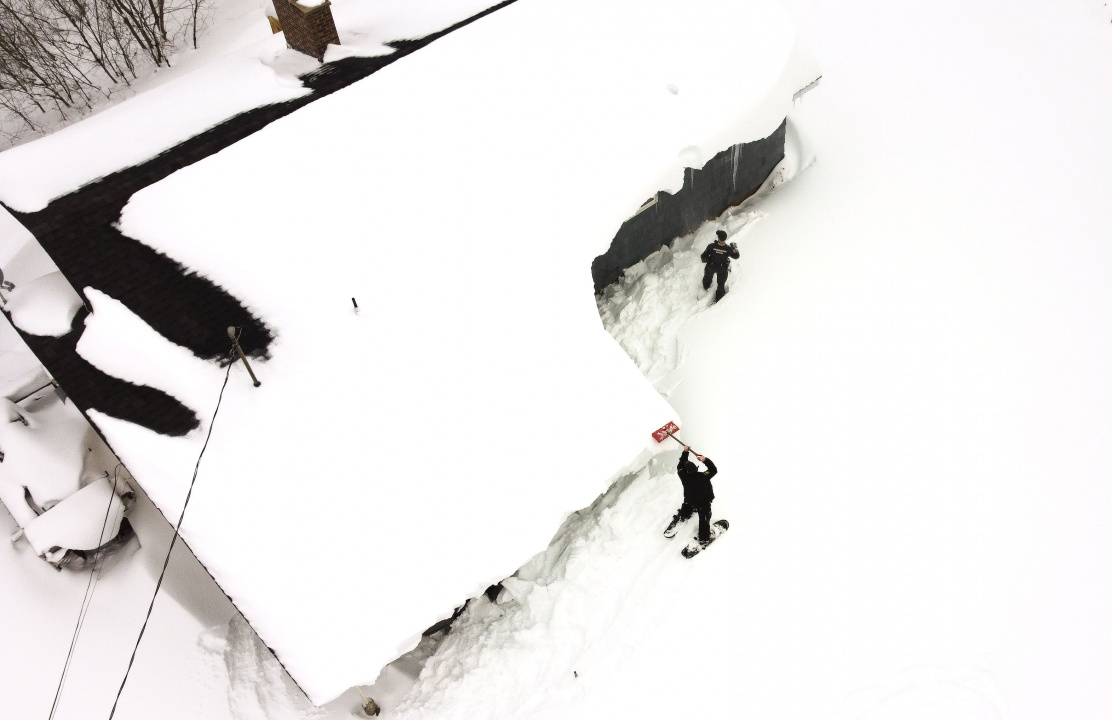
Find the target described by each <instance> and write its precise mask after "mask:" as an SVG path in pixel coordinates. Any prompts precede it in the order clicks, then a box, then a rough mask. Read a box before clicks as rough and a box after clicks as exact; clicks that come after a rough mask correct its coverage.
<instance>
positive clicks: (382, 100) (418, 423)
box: [79, 0, 818, 703]
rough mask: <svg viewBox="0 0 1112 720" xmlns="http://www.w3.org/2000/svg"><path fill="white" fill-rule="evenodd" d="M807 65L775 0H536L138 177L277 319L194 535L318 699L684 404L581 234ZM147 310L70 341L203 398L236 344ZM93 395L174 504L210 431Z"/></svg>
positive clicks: (168, 233)
mask: <svg viewBox="0 0 1112 720" xmlns="http://www.w3.org/2000/svg"><path fill="white" fill-rule="evenodd" d="M632 16H636V22H634V23H632V24H631V23H630V22H629V19H630V18H631V17H632ZM817 74H818V70H817V68H816V67H815V66H814V64H813V61H812V59H811V58H810V56H808V55H807V54H806V53H805V52H803V51H802V50H801V48H799V47H798V46H797V43H796V41H795V35H794V31H793V28H792V25H791V23H790V21H789V20H788V18H787V16H786V14H785V13H784V12H783V11H782V10H781V9H780V8H779V7H777V6H776V5H775V4H772V3H767V2H746V3H737V4H732V5H729V6H723V5H721V4H720V3H717V2H695V3H690V2H688V3H683V4H682V8H681V6H680V4H678V3H676V2H670V1H663V0H662V1H660V2H653V3H643V2H637V3H634V2H629V1H625V0H611V1H609V2H601V3H600V2H595V3H582V4H578V5H576V6H575V8H574V12H571V11H569V7H568V6H567V4H562V3H554V2H523V3H520V4H515V5H512V6H509V7H507V8H505V9H504V10H501V11H499V12H497V13H495V14H494V15H492V16H490V17H488V18H485V19H484V20H482V21H480V22H478V23H475V24H473V25H471V26H468V27H467V28H464V29H462V30H460V31H457V32H456V33H453V34H452V35H450V36H448V37H446V38H444V39H443V40H440V41H438V42H436V43H434V44H433V45H431V46H430V47H428V48H426V49H424V50H422V51H421V52H420V53H417V54H415V55H413V56H410V57H407V58H404V59H403V60H401V61H399V62H398V63H396V64H394V65H391V66H390V67H388V68H386V69H384V70H383V71H381V72H379V73H377V74H375V75H374V76H372V77H370V78H368V79H366V80H364V81H362V82H360V83H357V84H356V85H354V86H352V87H349V88H347V89H345V90H343V91H340V92H338V93H336V94H334V95H331V96H329V97H327V98H324V99H322V100H320V101H318V102H316V103H314V104H312V105H310V106H308V107H306V108H304V109H303V110H301V111H299V112H297V113H295V114H294V115H292V116H289V117H287V118H284V119H282V120H279V121H277V122H275V123H273V124H272V125H270V126H269V127H267V128H265V129H264V130H262V131H260V132H259V133H257V134H256V135H254V136H252V137H251V138H248V139H246V140H245V141H243V142H240V143H238V144H237V145H235V146H233V147H231V148H228V149H227V150H226V151H224V152H222V153H219V154H218V155H216V156H213V157H211V158H208V159H207V160H205V161H202V162H199V163H197V164H195V165H194V166H191V167H189V168H186V169H185V170H183V171H180V172H178V173H176V174H175V175H173V176H171V177H170V178H168V179H166V180H164V181H162V182H160V183H158V184H157V185H155V186H152V187H149V188H147V189H145V190H143V191H140V192H139V193H136V195H135V196H134V197H133V198H132V200H131V202H130V203H129V204H128V206H127V207H126V208H125V210H124V212H123V216H122V218H121V221H120V227H121V229H122V230H123V231H124V232H125V233H126V234H128V235H130V236H131V237H134V238H137V239H139V240H141V241H143V242H145V243H147V244H149V245H150V246H152V247H154V248H155V249H157V250H159V251H161V252H164V253H166V254H168V255H170V256H171V257H173V258H175V259H177V260H179V261H181V262H184V263H185V264H186V265H187V266H188V267H190V268H191V269H193V270H196V271H198V272H200V273H202V274H204V275H206V276H207V277H209V278H210V279H212V280H214V281H215V282H217V283H219V284H220V285H222V286H223V287H225V288H227V289H228V290H229V291H230V292H232V293H233V294H235V295H236V296H237V297H239V298H241V300H243V301H244V302H245V303H246V304H247V306H248V307H250V308H251V309H252V310H253V311H254V312H255V313H257V314H258V316H259V317H261V318H263V319H264V320H265V321H266V322H267V323H269V324H270V326H271V327H272V328H273V329H274V331H275V332H276V334H277V338H278V339H277V341H276V343H275V345H274V347H273V352H272V357H271V358H270V359H269V360H267V361H266V362H258V363H256V373H257V374H258V375H259V378H260V380H261V381H262V386H261V388H259V389H258V390H255V389H253V388H251V387H250V386H249V385H248V384H246V378H245V377H243V376H242V370H241V368H240V367H239V366H238V365H237V366H236V367H235V368H234V375H233V382H232V385H231V387H230V389H229V394H228V395H227V396H226V397H225V402H224V405H222V407H221V417H220V418H219V419H218V421H217V431H216V434H215V435H214V436H213V439H212V443H211V444H210V445H209V446H208V450H207V454H206V455H205V458H204V464H203V466H202V472H201V478H202V481H201V482H202V485H201V486H199V487H198V489H197V492H196V493H195V495H194V499H193V502H192V505H191V506H190V508H189V515H188V519H187V522H186V524H185V526H184V527H183V535H184V537H185V538H186V540H187V541H188V542H189V544H190V547H191V548H192V549H193V550H194V551H195V552H196V553H197V555H198V557H199V558H200V559H201V560H202V562H204V563H205V565H206V566H207V567H208V569H209V570H210V571H211V572H212V573H213V575H214V577H215V578H216V579H217V581H218V582H219V583H220V584H221V586H222V587H223V588H224V589H225V591H227V592H228V593H229V594H230V595H231V596H232V597H233V598H235V601H236V604H237V607H238V608H239V609H240V610H241V611H242V612H243V613H244V615H245V616H246V617H247V618H248V620H249V621H250V622H251V624H252V625H253V626H254V627H255V628H256V629H257V630H258V631H259V633H260V635H261V636H262V638H263V640H264V641H265V642H266V643H267V645H269V646H270V647H272V648H273V649H274V650H275V652H276V653H277V655H278V657H279V659H281V660H282V662H283V664H284V665H285V667H286V668H287V669H288V670H289V671H290V673H291V674H292V675H293V677H294V678H295V679H296V680H297V682H298V683H299V685H300V686H301V687H302V688H303V689H304V690H305V691H306V692H307V693H308V695H309V697H310V698H312V699H313V700H314V701H315V702H318V703H321V702H324V701H327V700H330V699H332V698H334V697H336V696H337V695H339V694H340V693H341V692H343V691H344V690H345V689H346V688H348V687H350V686H352V685H354V684H356V683H359V682H361V681H367V680H369V679H371V678H372V677H373V675H374V674H375V673H376V672H377V668H379V667H381V666H382V665H383V664H385V663H386V662H388V661H390V660H392V659H394V658H395V657H396V656H397V655H398V653H399V652H400V651H403V650H406V649H408V648H409V647H411V646H412V644H413V643H415V640H416V634H417V633H419V632H420V631H421V630H422V629H424V628H425V627H427V626H428V625H430V624H432V623H433V622H434V621H436V620H437V619H439V618H441V617H443V616H444V615H445V614H447V613H449V612H450V611H451V609H452V608H453V607H455V606H456V605H458V604H460V603H461V602H462V601H463V600H465V599H466V598H467V597H470V596H472V595H474V594H476V593H477V592H478V591H480V590H481V589H482V588H483V587H485V586H486V585H488V584H489V583H491V582H494V581H497V580H500V579H501V578H503V577H505V576H506V575H507V574H508V573H510V572H512V571H513V569H514V568H516V567H518V566H519V565H520V564H521V562H523V561H524V560H525V558H526V557H528V555H529V554H530V552H531V551H533V550H535V549H536V548H539V547H543V546H544V545H545V544H546V543H547V542H548V540H549V538H550V537H551V534H552V532H553V531H554V530H555V528H556V527H557V526H558V525H559V524H560V521H561V519H562V517H563V516H564V515H565V514H566V513H567V512H569V511H571V510H574V509H575V508H578V507H582V506H583V505H584V504H586V503H587V502H589V500H590V499H591V498H592V497H593V496H594V495H596V494H597V493H598V492H599V491H601V490H602V489H604V488H605V482H606V481H608V480H609V479H611V478H613V477H614V476H616V474H618V473H621V472H623V471H624V470H626V469H628V468H629V467H631V466H636V465H638V464H640V463H643V462H644V461H645V459H646V458H647V457H648V456H649V454H651V453H652V452H655V451H658V450H659V449H660V446H659V445H657V444H656V443H655V441H653V440H652V438H651V432H652V431H653V430H654V429H656V428H657V427H659V426H661V425H663V424H664V423H665V422H667V421H668V420H673V419H674V420H679V418H678V417H676V416H675V413H674V412H673V411H672V410H671V409H670V408H669V407H668V405H667V404H666V403H665V402H663V401H662V400H661V398H660V396H659V395H658V394H657V393H656V392H655V391H654V390H653V388H652V386H651V385H649V384H648V383H646V382H645V380H644V378H643V376H641V375H640V374H639V373H638V372H637V370H636V368H635V367H634V365H633V364H632V363H631V362H630V361H629V358H628V357H626V356H625V355H624V354H623V353H622V352H621V351H620V349H619V347H618V346H617V345H616V344H615V343H614V341H613V339H612V338H611V337H609V336H608V335H607V334H606V332H605V331H604V330H603V328H602V327H601V325H600V324H599V322H598V315H597V309H596V307H595V305H594V303H593V301H592V287H591V280H590V273H589V268H590V264H591V260H592V259H593V258H594V257H595V256H596V255H598V254H601V253H602V252H604V251H605V250H606V248H607V247H608V245H609V243H610V240H611V238H612V237H613V235H614V233H615V232H616V231H617V229H618V227H620V225H621V224H622V222H623V221H624V220H625V219H626V218H627V217H628V216H629V215H630V214H632V213H633V211H635V210H636V208H637V207H638V205H640V203H641V202H642V201H643V200H644V198H645V197H647V196H649V195H651V194H652V193H653V192H655V191H657V190H660V189H676V188H678V187H679V185H680V183H681V182H682V177H683V169H684V167H685V166H687V165H691V166H698V165H700V164H701V163H702V161H703V160H704V159H705V158H709V157H711V156H712V155H714V154H715V153H716V152H718V151H720V150H722V149H724V148H726V147H729V146H730V145H733V144H736V143H740V142H744V141H749V140H753V139H757V138H760V137H763V136H765V135H767V134H768V133H770V132H772V131H773V130H774V129H775V128H776V126H777V125H778V124H779V123H780V122H781V121H782V120H783V118H784V115H785V114H786V113H787V111H788V109H790V107H791V99H792V95H793V93H794V92H795V91H796V90H798V89H799V88H800V87H802V86H803V85H806V84H807V83H808V82H810V81H811V80H813V79H814V78H815V77H816V76H817ZM669 84H672V85H674V86H676V87H677V88H678V94H673V93H672V92H670V91H669V89H668V86H669ZM725 86H729V87H730V88H731V90H730V92H728V93H723V92H722V90H721V89H722V88H723V87H725ZM588 108H589V110H588ZM555 137H573V138H575V141H574V142H573V143H567V142H560V143H553V142H552V138H555ZM310 139H311V141H310ZM276 147H283V148H291V149H290V150H289V151H288V152H283V153H276V152H274V148H276ZM446 149H450V152H446ZM310 177H314V178H318V179H317V180H316V181H315V182H306V178H310ZM276 200H280V204H279V205H274V203H275V201H276ZM268 206H273V207H272V209H271V210H270V211H268V212H259V209H260V208H265V207H268ZM565 207H571V208H575V210H574V212H563V211H561V208H565ZM197 208H204V212H197V211H196V209H197ZM351 298H356V299H357V301H358V303H359V306H360V308H361V309H362V310H361V314H356V313H355V312H354V311H353V308H352V306H351V304H350V303H351ZM90 300H91V301H92V302H94V303H95V304H100V303H99V302H98V300H97V299H96V298H95V296H93V295H90ZM98 316H99V317H98ZM137 323H138V325H141V322H139V321H138V320H137V318H134V317H131V318H128V317H126V313H125V312H120V311H119V309H118V308H117V309H114V310H113V311H112V312H111V313H110V314H107V315H102V314H101V313H100V312H99V310H98V312H95V313H94V318H93V319H91V320H90V321H89V329H88V330H87V331H86V335H85V336H83V338H82V341H81V344H80V345H79V352H81V354H82V355H83V356H84V357H85V358H86V359H88V360H89V361H90V362H92V363H93V364H94V365H97V366H98V367H100V368H101V369H104V370H105V371H107V372H110V373H112V374H114V375H117V376H119V377H123V378H125V379H130V380H134V381H136V382H141V383H143V384H149V385H153V386H156V387H160V388H162V389H164V390H166V391H167V392H169V393H170V394H172V395H174V396H176V397H179V398H182V399H183V400H185V401H186V402H187V403H188V404H190V406H191V407H193V408H194V409H195V410H196V411H198V413H199V414H200V415H201V416H203V417H206V418H208V417H210V416H211V412H212V410H211V409H210V408H212V407H214V406H215V403H216V395H217V391H218V389H219V386H220V378H219V375H220V372H219V370H218V369H217V368H216V367H215V366H212V365H209V364H207V363H204V362H202V361H199V360H195V359H191V358H188V357H184V354H183V352H182V351H180V350H174V349H173V348H171V347H170V346H169V345H168V343H165V342H164V341H162V340H161V338H157V337H152V335H153V334H152V333H150V332H149V331H145V330H143V329H142V328H141V327H137ZM124 343H126V344H128V345H130V346H132V347H133V348H134V349H133V351H132V352H129V353H126V354H121V353H118V352H113V350H112V348H113V346H114V345H120V344H124ZM166 354H172V355H174V356H175V357H177V358H179V359H178V360H176V361H175V363H176V364H177V365H180V366H181V367H183V368H188V369H186V370H184V371H179V372H169V371H168V367H169V365H167V364H165V363H160V362H152V361H151V360H152V359H153V358H154V357H156V356H161V355H166ZM205 374H208V375H211V376H212V377H211V379H210V380H209V381H208V382H198V378H200V377H201V376H203V375H205ZM199 391H204V392H207V393H209V395H210V396H209V397H208V398H204V399H200V398H198V399H196V400H195V401H192V402H190V400H193V399H192V398H189V399H187V397H186V396H188V395H190V394H192V395H194V396H195V395H196V394H197V393H198V392H199ZM305 402H308V403H309V407H311V410H310V409H305V410H301V411H296V410H294V409H295V408H299V407H304V403H305ZM95 419H96V422H97V424H98V425H99V426H100V427H101V429H102V430H103V431H104V432H105V434H106V436H107V437H108V439H109V441H110V443H111V444H112V446H113V447H114V448H115V449H116V451H117V452H118V453H119V454H120V456H121V458H122V459H123V460H124V461H125V463H126V464H127V466H128V468H129V469H130V470H131V471H132V472H133V473H134V474H135V475H136V477H138V478H141V482H143V484H144V487H145V489H146V490H147V491H148V493H149V494H150V495H151V497H152V499H153V500H154V501H155V503H156V504H157V505H158V506H159V507H160V508H162V510H163V511H164V512H165V513H166V514H167V516H168V517H171V518H174V517H176V516H177V514H178V512H179V509H180V505H181V502H182V498H183V497H184V495H185V490H186V488H187V486H188V482H189V479H190V477H191V472H190V471H191V469H192V464H193V461H194V460H195V458H196V455H197V453H198V451H199V449H200V446H201V444H202V442H203V440H204V437H205V432H207V427H206V428H203V429H202V431H201V432H199V433H197V434H196V435H195V436H193V437H191V438H189V439H187V440H185V441H180V440H171V439H167V438H162V437H158V436H156V435H154V434H153V433H150V432H147V431H145V430H142V429H138V428H134V427H130V426H127V425H126V424H124V423H121V422H118V421H114V420H111V419H109V418H106V417H104V416H102V415H96V416H95ZM468 467H473V468H475V470H474V471H473V472H472V471H468V472H467V475H469V477H467V479H466V480H465V479H464V476H462V475H461V471H462V469H463V468H468ZM264 488H265V489H264ZM291 525H292V526H293V527H295V528H296V531H294V532H291ZM356 549H358V552H360V553H362V554H364V555H366V556H368V557H370V558H373V570H372V571H371V572H370V573H366V572H365V571H359V570H357V569H356V568H353V567H352V564H351V560H350V557H351V555H350V554H351V553H352V552H355V551H356ZM417 568H420V569H421V570H420V571H418V572H415V571H416V569H417ZM384 587H385V588H391V590H389V591H384V590H382V588H384Z"/></svg>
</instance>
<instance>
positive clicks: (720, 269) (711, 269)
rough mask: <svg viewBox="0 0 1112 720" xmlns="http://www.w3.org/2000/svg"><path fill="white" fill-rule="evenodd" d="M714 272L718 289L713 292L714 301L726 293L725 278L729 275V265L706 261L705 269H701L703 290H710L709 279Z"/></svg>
mask: <svg viewBox="0 0 1112 720" xmlns="http://www.w3.org/2000/svg"><path fill="white" fill-rule="evenodd" d="M716 273H717V274H718V290H717V291H716V292H715V293H714V301H715V302H718V301H719V300H721V299H722V296H723V295H725V294H726V278H727V277H729V275H730V266H729V265H725V266H715V265H711V264H710V263H707V266H706V269H705V270H703V289H704V290H710V280H711V278H712V277H713V276H714V275H715V274H716Z"/></svg>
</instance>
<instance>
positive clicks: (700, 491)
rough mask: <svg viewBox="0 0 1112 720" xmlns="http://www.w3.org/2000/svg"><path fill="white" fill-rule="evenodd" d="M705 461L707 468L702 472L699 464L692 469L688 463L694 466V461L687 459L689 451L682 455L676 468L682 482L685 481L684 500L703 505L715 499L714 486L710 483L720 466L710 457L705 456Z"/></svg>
mask: <svg viewBox="0 0 1112 720" xmlns="http://www.w3.org/2000/svg"><path fill="white" fill-rule="evenodd" d="M703 462H704V463H705V464H706V466H707V469H706V470H704V471H702V472H700V471H699V470H698V469H697V466H696V469H695V470H690V469H688V465H689V464H691V465H692V466H694V463H691V461H690V460H688V459H687V451H686V450H684V451H683V453H682V454H681V455H680V463H679V466H678V467H677V468H676V470H677V472H678V473H679V476H680V482H681V483H683V501H684V502H685V503H687V504H689V505H702V504H704V503H709V502H710V501H711V500H713V499H714V488H712V487H711V485H710V479H711V478H712V477H714V476H715V475H716V474H718V468H716V467H715V466H714V461H713V460H711V459H710V458H704V459H703Z"/></svg>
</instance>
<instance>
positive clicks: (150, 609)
mask: <svg viewBox="0 0 1112 720" xmlns="http://www.w3.org/2000/svg"><path fill="white" fill-rule="evenodd" d="M232 357H233V356H231V355H229V362H228V370H227V372H225V373H224V384H223V385H221V386H220V397H219V398H218V399H217V400H216V409H215V410H213V412H212V421H211V422H209V429H208V434H206V435H205V444H204V445H203V446H202V447H201V452H200V453H199V454H198V455H197V464H196V465H194V466H193V479H192V480H191V481H190V482H189V492H187V493H186V494H185V502H184V503H183V504H182V506H181V515H179V516H178V524H177V525H175V526H174V537H173V539H171V540H170V549H169V550H167V551H166V560H165V561H164V562H163V563H162V572H161V573H159V575H158V582H157V583H155V586H154V595H152V596H151V604H150V607H148V608H147V617H146V618H145V619H144V620H143V627H142V628H140V629H139V637H138V638H137V639H136V640H135V649H133V650H132V651H131V659H130V660H129V661H128V663H127V670H126V671H125V672H124V679H123V682H121V683H120V689H119V691H118V692H117V693H116V700H115V702H113V703H112V712H110V713H109V714H108V720H112V718H114V717H115V716H116V706H117V705H119V703H120V696H121V695H123V694H124V686H125V685H127V678H128V675H130V674H131V667H132V665H134V664H135V654H136V653H137V652H139V643H141V642H142V641H143V633H145V632H146V631H147V623H149V622H150V619H151V613H152V612H154V601H155V600H156V599H157V598H158V590H159V588H161V587H162V580H163V578H165V577H166V568H167V567H168V566H169V565H170V554H171V553H172V552H173V551H174V544H175V543H177V541H178V534H179V532H180V531H181V523H182V521H183V520H184V519H185V509H186V508H187V507H188V506H189V498H190V497H191V496H192V495H193V486H194V484H196V482H197V472H198V471H199V470H200V468H201V458H203V457H204V456H205V450H206V449H208V444H209V439H211V438H212V429H213V428H214V427H215V426H216V414H217V413H219V412H220V403H222V402H223V401H224V388H226V387H228V377H229V376H230V375H231V374H232V365H233V362H232V360H231V358H232Z"/></svg>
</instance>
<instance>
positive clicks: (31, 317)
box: [4, 272, 83, 337]
mask: <svg viewBox="0 0 1112 720" xmlns="http://www.w3.org/2000/svg"><path fill="white" fill-rule="evenodd" d="M82 304H83V301H82V300H81V296H80V295H78V294H77V291H76V290H74V289H73V286H71V285H70V284H69V281H68V280H66V277H65V276H64V275H62V273H61V272H52V273H48V274H46V275H43V276H42V277H39V278H35V279H34V280H32V281H31V282H29V283H27V284H25V285H20V286H19V287H17V288H15V289H14V290H12V294H11V297H10V298H9V301H8V305H7V307H5V308H4V309H5V310H7V311H8V312H9V313H11V319H12V322H13V323H15V325H16V327H18V328H19V329H20V330H22V331H23V332H26V333H30V334H31V335H50V336H52V337H60V336H62V335H65V334H66V333H68V332H69V330H70V325H71V324H72V323H73V317H74V315H76V314H77V311H78V310H80V309H81V305H82Z"/></svg>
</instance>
